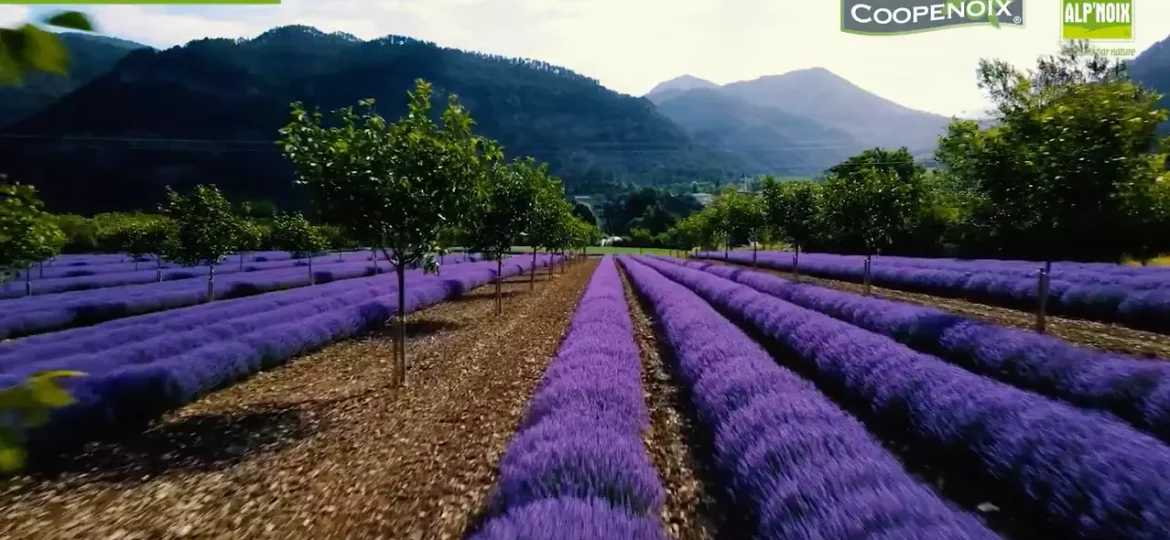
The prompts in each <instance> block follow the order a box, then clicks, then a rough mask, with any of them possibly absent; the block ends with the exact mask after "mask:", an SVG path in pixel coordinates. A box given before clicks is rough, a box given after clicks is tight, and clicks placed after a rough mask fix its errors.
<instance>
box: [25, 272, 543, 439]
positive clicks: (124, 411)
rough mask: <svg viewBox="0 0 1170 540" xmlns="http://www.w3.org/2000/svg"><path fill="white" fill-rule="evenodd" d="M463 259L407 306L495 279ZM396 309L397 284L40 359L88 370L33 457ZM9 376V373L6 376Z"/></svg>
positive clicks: (131, 425)
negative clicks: (148, 340)
mask: <svg viewBox="0 0 1170 540" xmlns="http://www.w3.org/2000/svg"><path fill="white" fill-rule="evenodd" d="M548 260H549V259H548V258H547V257H545V258H542V259H541V260H540V261H539V262H538V265H539V266H545V265H547V263H548ZM529 265H531V259H530V258H526V257H516V258H514V259H513V260H510V261H508V264H507V265H505V266H504V275H505V276H511V275H517V274H519V273H521V272H522V271H524V270H526V269H527V268H528V267H529ZM465 266H466V267H467V268H465V269H461V271H460V272H450V273H449V274H448V275H444V276H442V277H429V278H427V279H423V280H420V281H419V282H418V283H417V284H412V285H411V286H410V287H408V289H407V290H406V312H407V313H409V312H413V311H415V310H418V309H422V308H424V307H427V306H430V305H433V304H436V303H439V302H442V301H445V300H447V299H450V298H452V297H455V296H458V295H461V294H463V293H465V292H467V291H469V290H471V289H473V288H475V287H478V286H481V285H484V284H487V283H491V282H492V281H494V279H495V273H496V270H495V268H494V266H495V265H494V263H491V264H487V263H485V264H471V265H465ZM396 311H397V291H396V289H392V288H390V287H387V288H386V289H385V294H381V295H378V296H374V297H369V296H367V297H365V298H362V299H355V300H354V301H352V302H350V303H349V304H348V305H345V306H340V307H336V308H335V309H325V310H323V309H321V308H320V307H319V306H311V307H306V309H305V310H304V311H303V312H299V313H293V312H288V313H285V314H284V317H283V322H280V323H278V324H271V325H266V326H263V327H261V328H258V329H251V323H250V321H248V320H247V319H246V318H245V319H243V320H237V321H234V324H231V325H228V326H221V327H219V330H221V331H227V330H230V329H232V328H236V329H243V330H251V331H246V332H240V333H238V334H234V335H227V334H224V335H219V336H215V335H208V336H207V338H208V341H204V342H203V343H202V344H199V343H193V342H192V341H191V340H190V338H189V336H176V337H175V338H174V339H176V340H179V341H182V345H183V346H178V347H169V346H168V345H167V344H166V343H165V342H164V343H156V344H154V345H153V347H155V348H156V350H157V351H159V352H158V354H160V355H162V356H153V357H152V356H149V354H150V351H137V353H138V354H137V355H136V357H135V358H134V359H133V360H131V361H129V362H128V363H121V364H117V363H115V362H112V361H110V360H109V359H108V358H109V357H111V356H113V354H111V353H110V351H105V353H99V354H93V355H89V356H85V355H75V356H74V357H70V359H68V361H67V362H66V361H58V360H48V361H46V362H42V363H41V364H40V365H49V364H51V365H71V366H73V367H74V368H75V369H77V370H78V371H82V372H84V373H85V374H86V376H84V377H78V378H77V379H75V380H72V381H70V382H69V383H68V384H67V386H68V388H69V391H70V393H71V394H72V395H73V396H74V397H75V399H76V402H75V403H74V404H72V405H70V406H67V407H64V408H61V409H57V410H55V411H54V412H53V414H52V416H51V417H50V420H49V423H48V424H46V425H44V426H42V427H39V428H37V429H35V430H32V431H31V432H29V439H28V446H27V447H28V450H29V455H30V456H32V458H34V461H35V460H38V459H40V460H51V459H53V458H54V456H56V455H59V454H60V453H61V452H63V451H67V450H69V449H71V448H75V447H76V446H77V445H80V444H82V443H84V442H86V441H89V440H93V439H96V438H100V437H103V436H108V435H109V434H111V433H116V432H118V431H122V430H125V429H137V428H139V427H140V426H141V425H143V424H144V423H146V422H149V421H152V420H154V419H156V418H158V417H159V416H161V415H162V414H163V413H165V412H166V411H168V410H171V409H174V408H176V407H179V406H181V405H183V404H186V403H190V402H191V401H194V400H195V399H198V398H199V397H201V396H203V395H206V394H207V393H209V392H212V391H214V390H218V389H220V388H223V387H226V386H228V385H230V384H232V383H234V382H236V381H239V380H241V379H243V378H245V377H247V376H249V375H251V374H253V373H255V372H256V371H259V370H261V369H266V368H269V367H272V366H275V365H278V364H280V363H283V362H285V361H287V360H288V359H289V358H291V357H293V356H296V355H298V354H301V353H304V352H307V351H310V350H313V349H316V348H319V347H322V346H324V345H327V344H329V343H331V342H333V341H337V340H340V339H345V338H348V337H351V336H353V335H355V334H357V333H359V332H361V331H364V330H366V329H367V328H369V327H370V326H371V325H377V324H381V323H383V322H384V321H386V320H387V319H388V318H389V317H391V316H393V315H394V314H395V313H396ZM259 316H263V314H260V315H259ZM95 328H96V327H95ZM190 345H195V346H193V347H192V346H190ZM124 359H125V358H123V360H124ZM8 377H9V375H8V374H7V373H6V374H5V379H3V380H9V379H8ZM11 380H20V379H19V378H18V377H11Z"/></svg>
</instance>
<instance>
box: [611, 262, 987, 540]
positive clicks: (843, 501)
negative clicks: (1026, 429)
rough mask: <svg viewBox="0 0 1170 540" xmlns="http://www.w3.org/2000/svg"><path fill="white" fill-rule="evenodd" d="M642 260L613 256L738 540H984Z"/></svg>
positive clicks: (806, 387)
mask: <svg viewBox="0 0 1170 540" xmlns="http://www.w3.org/2000/svg"><path fill="white" fill-rule="evenodd" d="M643 262H647V261H643ZM643 262H638V261H635V260H626V259H623V265H624V266H625V268H626V270H627V271H628V273H629V275H630V279H631V281H632V282H633V284H634V287H635V289H637V291H638V292H639V294H640V295H641V296H642V298H643V299H645V301H646V302H647V303H648V304H649V305H650V307H651V309H652V310H653V313H654V315H655V318H656V319H657V321H658V326H659V329H660V331H661V332H662V334H663V337H664V338H665V341H666V343H667V344H668V346H669V348H670V350H671V351H672V352H673V354H674V356H675V358H676V362H677V363H676V366H675V368H676V370H677V372H678V375H679V379H680V380H681V382H682V384H683V385H684V386H685V387H686V389H687V390H688V393H689V394H690V396H691V400H692V405H693V407H694V410H695V411H696V413H697V416H698V418H699V420H700V421H701V422H702V423H703V425H704V426H705V427H706V431H707V432H709V433H711V434H712V435H713V436H714V440H713V441H712V444H711V447H712V449H713V451H714V456H713V458H714V462H715V464H716V466H717V467H718V469H719V472H720V473H721V477H722V479H723V482H724V487H725V488H726V489H727V491H728V492H729V493H730V495H731V503H732V504H733V505H734V508H735V509H736V511H737V512H742V513H743V516H742V517H744V518H746V519H745V521H746V522H747V523H748V525H747V527H748V528H749V529H750V530H748V531H742V533H743V536H744V537H748V536H751V537H755V538H890V539H894V538H898V539H923V540H925V539H933V538H947V539H976V538H979V539H991V538H996V535H995V534H994V533H992V532H991V531H989V530H988V529H987V528H986V527H984V526H983V525H982V524H981V523H980V521H979V520H978V519H977V518H975V517H974V516H972V515H970V514H967V513H965V512H962V511H960V510H957V509H955V508H953V507H951V506H950V505H948V504H947V503H946V502H944V501H943V500H942V499H941V498H940V497H939V496H938V495H937V494H936V493H934V492H933V491H932V490H931V489H930V488H929V487H927V486H924V485H922V484H920V483H918V482H917V481H915V480H914V479H913V478H912V477H911V476H910V474H909V473H908V472H907V471H906V470H904V469H903V468H902V466H901V465H900V464H899V463H898V460H897V459H896V458H895V457H894V456H893V455H891V454H890V453H889V452H887V451H886V450H885V449H883V448H882V445H881V443H880V442H879V441H877V440H876V439H874V438H873V437H872V436H871V435H870V434H869V433H868V432H867V431H866V430H865V428H864V427H863V426H862V425H861V424H860V423H859V422H857V421H856V420H855V419H854V418H853V417H851V416H849V415H848V414H846V413H845V412H844V411H842V410H841V409H840V408H838V407H837V406H836V405H834V404H833V403H832V402H831V401H829V400H828V399H827V398H826V397H825V396H824V395H823V394H822V393H821V392H820V391H818V389H817V388H816V387H815V386H813V385H812V384H810V383H809V382H807V381H805V380H804V379H802V378H801V377H800V376H798V375H797V374H796V373H793V372H792V371H789V370H787V369H784V368H782V367H780V366H779V365H777V364H776V362H775V361H774V360H773V359H772V358H771V357H770V355H769V354H768V353H767V352H766V351H765V350H764V349H763V348H761V347H760V346H759V345H758V344H757V343H755V342H754V341H752V339H751V338H749V337H748V336H747V335H746V334H744V333H743V332H742V331H741V330H740V329H738V328H737V327H736V326H735V325H733V324H732V323H731V322H729V321H728V320H727V319H726V318H724V317H723V316H721V315H720V314H719V313H718V312H716V311H715V310H714V309H712V308H711V306H710V305H708V304H707V303H706V302H704V301H703V300H702V299H701V298H699V297H698V296H696V295H695V294H694V293H692V292H691V291H689V290H687V288H685V287H683V286H682V285H679V284H678V283H675V282H673V281H671V280H670V279H667V277H665V276H664V275H663V274H661V273H659V272H657V271H655V270H654V269H652V268H650V267H649V266H645V265H644V264H643ZM732 536H736V535H732ZM737 537H738V536H737Z"/></svg>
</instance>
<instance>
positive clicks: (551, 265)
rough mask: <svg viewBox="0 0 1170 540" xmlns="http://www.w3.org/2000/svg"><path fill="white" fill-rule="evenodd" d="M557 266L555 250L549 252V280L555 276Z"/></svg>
mask: <svg viewBox="0 0 1170 540" xmlns="http://www.w3.org/2000/svg"><path fill="white" fill-rule="evenodd" d="M555 267H556V259H555V258H554V255H553V252H551V251H550V252H548V280H549V281H550V282H551V281H552V278H553V269H554V268H555Z"/></svg>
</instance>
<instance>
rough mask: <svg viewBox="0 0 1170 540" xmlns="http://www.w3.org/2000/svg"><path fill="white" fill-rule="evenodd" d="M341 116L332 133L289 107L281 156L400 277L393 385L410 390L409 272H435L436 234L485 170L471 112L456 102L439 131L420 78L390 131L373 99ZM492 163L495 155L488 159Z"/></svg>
mask: <svg viewBox="0 0 1170 540" xmlns="http://www.w3.org/2000/svg"><path fill="white" fill-rule="evenodd" d="M358 107H359V108H360V109H359V110H360V112H355V110H354V109H353V108H352V107H347V108H344V109H341V110H340V111H337V124H336V125H332V126H326V125H324V124H323V115H322V114H321V113H320V112H309V111H306V110H305V108H304V107H303V106H302V105H301V104H299V103H294V104H293V105H292V119H291V121H290V122H289V124H288V125H286V126H285V127H284V128H282V129H281V130H280V137H281V140H280V141H279V145H280V146H281V148H282V150H283V152H284V156H285V157H286V158H288V159H289V161H291V162H292V163H293V166H294V167H295V170H296V175H297V182H298V183H300V184H303V185H305V186H306V187H307V188H308V189H309V193H310V195H311V197H312V199H313V201H314V203H315V204H316V205H317V207H318V210H319V211H320V215H322V216H323V217H324V218H325V220H326V221H327V222H330V223H333V224H336V225H340V226H342V227H343V228H344V229H345V230H346V233H347V235H349V236H350V237H352V238H354V239H356V240H358V241H360V242H362V243H363V244H365V245H368V246H371V247H373V248H374V249H380V250H381V251H382V252H383V253H384V254H385V255H386V256H387V258H388V259H389V260H390V262H391V264H392V265H393V266H394V269H395V271H396V272H397V274H398V311H397V315H398V316H397V317H396V318H397V320H398V325H397V326H398V332H397V339H396V351H397V353H396V357H397V358H396V362H395V363H396V364H397V365H396V367H397V370H396V377H397V381H396V382H398V383H400V384H405V382H406V322H405V320H404V316H405V313H404V311H405V309H406V291H405V288H406V278H405V272H406V268H407V267H408V266H410V265H412V264H419V263H422V265H423V266H424V267H432V268H433V267H434V261H433V255H432V252H433V250H434V246H435V243H436V240H437V231H439V230H440V229H442V228H443V227H445V226H449V225H453V224H457V223H458V222H459V220H460V219H463V216H466V215H467V214H468V211H469V209H470V207H471V205H472V201H473V200H474V197H475V185H476V182H477V180H478V177H479V175H480V174H481V173H480V171H481V170H482V163H481V152H482V151H484V150H488V151H489V152H498V148H490V147H489V148H486V149H485V148H484V144H483V140H482V139H481V138H480V137H477V136H475V135H474V134H473V133H472V131H471V128H472V126H473V125H474V122H473V121H472V119H471V116H470V115H469V114H468V112H467V110H466V109H465V108H463V106H461V105H460V104H459V102H458V100H457V99H456V98H455V96H450V99H449V101H448V104H447V108H446V110H445V111H444V112H443V114H442V126H439V125H437V124H436V123H435V122H434V121H432V120H431V116H430V113H431V85H430V84H429V83H427V82H425V81H422V80H419V81H417V82H416V84H415V88H414V90H413V91H411V92H410V93H409V94H408V105H407V111H408V112H407V115H406V116H405V117H403V118H401V119H400V120H398V121H397V122H394V123H388V122H386V120H385V119H384V118H382V116H381V115H379V114H377V112H375V110H374V100H372V99H367V100H362V101H360V102H359V103H358ZM485 157H490V158H495V157H498V156H485Z"/></svg>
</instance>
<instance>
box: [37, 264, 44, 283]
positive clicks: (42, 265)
mask: <svg viewBox="0 0 1170 540" xmlns="http://www.w3.org/2000/svg"><path fill="white" fill-rule="evenodd" d="M37 266H39V267H40V273H41V278H42V279H44V277H45V261H41V262H40V263H39V264H38V265H37Z"/></svg>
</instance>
